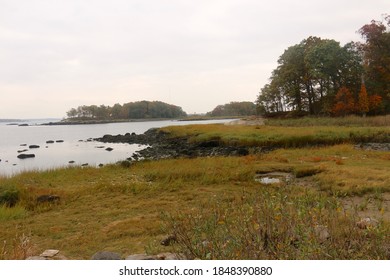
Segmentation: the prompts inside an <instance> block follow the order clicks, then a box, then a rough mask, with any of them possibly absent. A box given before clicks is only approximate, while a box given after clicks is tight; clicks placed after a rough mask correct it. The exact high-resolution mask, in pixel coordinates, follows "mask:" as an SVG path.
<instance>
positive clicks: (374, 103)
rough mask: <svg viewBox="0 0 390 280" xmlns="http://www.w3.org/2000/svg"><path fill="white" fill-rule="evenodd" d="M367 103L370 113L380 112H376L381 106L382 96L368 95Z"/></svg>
mask: <svg viewBox="0 0 390 280" xmlns="http://www.w3.org/2000/svg"><path fill="white" fill-rule="evenodd" d="M368 103H369V106H370V112H374V113H375V112H376V111H380V110H378V109H379V108H380V107H381V105H382V96H380V95H378V94H373V95H370V96H369V98H368Z"/></svg>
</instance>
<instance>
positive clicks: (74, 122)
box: [41, 116, 242, 125]
mask: <svg viewBox="0 0 390 280" xmlns="http://www.w3.org/2000/svg"><path fill="white" fill-rule="evenodd" d="M236 118H242V117H237V116H236V117H234V116H233V117H230V116H224V117H206V116H205V117H188V118H180V119H170V118H148V119H126V120H123V119H122V120H70V119H65V120H62V121H58V122H48V123H42V124H41V125H83V124H107V123H125V122H150V121H208V120H219V119H236Z"/></svg>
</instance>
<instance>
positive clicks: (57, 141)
mask: <svg viewBox="0 0 390 280" xmlns="http://www.w3.org/2000/svg"><path fill="white" fill-rule="evenodd" d="M56 143H64V140H56Z"/></svg>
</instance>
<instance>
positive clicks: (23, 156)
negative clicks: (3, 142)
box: [17, 154, 35, 159]
mask: <svg viewBox="0 0 390 280" xmlns="http://www.w3.org/2000/svg"><path fill="white" fill-rule="evenodd" d="M17 157H18V158H19V159H26V158H35V154H20V155H18V156H17Z"/></svg>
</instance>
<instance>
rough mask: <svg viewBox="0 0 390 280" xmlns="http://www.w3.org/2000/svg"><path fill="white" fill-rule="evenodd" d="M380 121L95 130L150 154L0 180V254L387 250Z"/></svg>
mask: <svg viewBox="0 0 390 280" xmlns="http://www.w3.org/2000/svg"><path fill="white" fill-rule="evenodd" d="M389 120H390V119H389V116H381V117H366V118H362V117H348V118H332V119H327V118H303V119H287V120H276V119H275V120H274V119H266V120H258V122H257V123H256V122H254V121H255V119H253V118H251V119H247V120H244V121H242V122H241V123H240V124H237V122H236V124H234V123H233V124H231V125H223V124H207V125H186V126H178V127H176V126H171V127H164V128H160V129H154V130H153V129H152V130H149V131H148V132H147V133H145V134H142V135H135V134H126V135H119V136H111V135H105V136H103V137H102V138H101V139H100V140H101V141H108V142H109V141H122V142H126V143H130V142H131V141H134V142H138V143H139V142H142V143H141V144H144V143H148V144H149V145H150V147H149V148H148V149H149V151H147V150H148V149H146V150H145V152H143V153H142V152H141V153H140V154H139V155H138V158H134V157H133V158H131V159H128V160H125V161H122V162H120V163H118V164H113V165H108V166H104V167H102V168H91V167H84V168H81V167H71V168H65V169H56V170H50V171H44V172H26V173H22V174H20V175H17V176H14V177H11V178H0V225H1V226H0V236H1V239H2V240H0V241H1V242H2V244H3V246H0V259H25V258H26V257H28V256H33V255H36V254H39V253H40V252H43V251H44V250H46V249H58V250H60V251H61V253H62V254H64V255H65V256H66V257H67V258H69V259H90V258H91V256H93V255H94V254H95V253H96V252H99V251H111V252H117V253H118V254H119V255H120V256H121V257H122V258H123V257H126V256H127V255H130V254H143V253H146V254H148V255H157V254H159V253H164V252H173V253H177V254H181V256H183V257H184V258H187V259H389V258H390V175H389V172H388V170H390V153H389V150H390V125H389ZM263 122H264V124H263ZM250 124H252V125H250ZM51 198H52V199H51ZM167 236H168V237H169V238H168V239H167ZM167 240H169V242H168V241H167Z"/></svg>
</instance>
